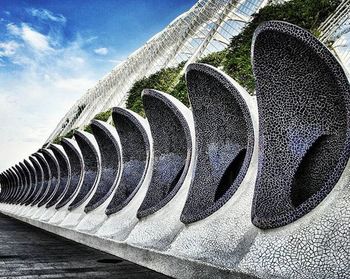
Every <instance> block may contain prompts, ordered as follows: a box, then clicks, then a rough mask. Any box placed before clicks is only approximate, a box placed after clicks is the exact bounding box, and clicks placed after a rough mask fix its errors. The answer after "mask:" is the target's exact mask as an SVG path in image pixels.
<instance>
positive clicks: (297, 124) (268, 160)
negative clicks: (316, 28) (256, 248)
mask: <svg viewBox="0 0 350 279" xmlns="http://www.w3.org/2000/svg"><path fill="white" fill-rule="evenodd" d="M272 41H273V42H272ZM291 49H293V51H291ZM253 50H254V51H253V55H254V57H253V66H254V74H255V76H256V79H257V89H256V90H257V98H258V105H259V117H260V119H261V129H260V135H259V136H260V142H261V144H260V147H261V150H262V151H261V155H260V157H261V159H260V164H259V174H258V179H257V184H256V192H255V197H254V206H253V212H252V215H253V216H252V218H253V223H254V224H255V225H256V226H258V227H260V228H263V229H270V228H275V227H280V226H283V225H286V224H289V223H291V222H293V221H295V220H296V219H298V218H300V217H301V216H303V215H305V214H306V213H308V212H310V211H311V210H312V209H313V208H315V207H316V206H317V205H318V204H319V203H320V202H321V201H322V200H323V199H324V198H325V197H326V196H327V194H328V193H329V192H330V191H331V190H332V189H333V187H334V186H335V184H336V183H337V181H338V180H339V178H340V176H341V174H342V172H343V170H344V168H345V165H346V163H347V161H348V159H349V154H350V141H349V139H350V128H349V127H350V115H349V111H350V108H349V106H350V97H349V94H350V88H349V83H348V81H347V78H346V75H345V74H344V72H343V71H342V69H341V66H340V65H339V63H338V62H337V61H336V59H335V58H334V56H333V55H332V54H331V53H330V52H329V51H328V50H327V48H325V47H324V46H323V45H322V44H321V43H320V42H319V41H318V40H317V39H315V38H314V37H313V36H312V35H311V34H309V33H308V32H306V31H304V30H302V29H300V28H299V27H296V26H293V25H290V24H286V23H282V22H269V23H267V24H265V25H262V26H260V27H259V28H258V29H257V30H256V32H255V35H254V44H253ZM296 53H302V54H303V55H296ZM280 57H283V60H282V59H280ZM305 57H307V60H306V59H305ZM276 61H278V62H276ZM285 69H288V70H287V71H286V70H285ZM271 77H273V79H271ZM276 80H278V83H277V82H276ZM271 102H273V105H271ZM277 115H278V118H277V117H276V116H277ZM276 118H277V119H276ZM277 174H278V175H277ZM272 189H273V191H275V193H278V194H276V195H274V194H273V193H272V192H271V191H272Z"/></svg>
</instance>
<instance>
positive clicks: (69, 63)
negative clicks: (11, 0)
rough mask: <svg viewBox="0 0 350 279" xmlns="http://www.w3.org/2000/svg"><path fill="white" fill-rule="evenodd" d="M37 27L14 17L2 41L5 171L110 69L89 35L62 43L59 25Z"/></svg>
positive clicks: (0, 164) (0, 132) (0, 110)
mask: <svg viewBox="0 0 350 279" xmlns="http://www.w3.org/2000/svg"><path fill="white" fill-rule="evenodd" d="M62 28H63V27H62ZM37 30H38V29H36V26H29V25H28V24H25V23H19V24H17V25H15V24H13V23H11V24H8V25H7V34H5V35H7V38H8V41H6V42H0V84H1V87H0V119H1V121H2V125H1V126H0V150H1V152H2V153H1V160H0V171H2V170H4V169H5V168H8V167H9V166H11V165H13V164H16V163H18V162H19V161H22V160H23V159H24V158H26V157H27V156H28V155H30V154H31V153H33V152H35V151H36V150H38V148H40V147H41V146H42V144H44V142H45V140H46V139H47V138H48V136H49V135H50V133H51V132H52V131H53V130H54V128H55V127H56V125H57V124H58V122H59V121H60V120H61V118H62V117H63V116H64V114H65V113H66V112H67V111H68V110H69V108H70V107H71V106H72V105H73V104H74V103H75V102H76V100H77V99H78V98H79V97H81V96H82V95H83V94H84V93H85V92H86V90H87V89H88V88H91V87H92V86H93V85H94V84H95V83H96V81H97V80H98V78H100V77H101V76H103V74H104V73H105V72H103V70H102V69H101V67H98V68H97V67H96V64H95V63H97V62H96V57H95V56H94V55H93V54H92V53H91V52H90V51H87V50H85V46H86V45H87V44H89V43H87V42H86V40H85V38H82V37H81V36H79V35H77V36H76V39H75V40H73V41H70V42H67V41H66V42H65V44H64V45H62V44H61V43H60V42H62V37H61V36H62V33H60V30H58V32H48V34H47V35H45V34H42V33H40V32H38V31H37ZM54 31H57V29H56V30H54ZM61 31H62V30H61ZM53 42H57V43H56V44H55V43H53ZM48 50H50V51H48ZM5 56H6V60H4V59H3V60H2V59H1V57H5ZM2 66H5V67H2ZM7 67H8V69H10V68H11V67H14V68H15V69H16V70H15V71H8V70H7ZM4 69H5V70H4Z"/></svg>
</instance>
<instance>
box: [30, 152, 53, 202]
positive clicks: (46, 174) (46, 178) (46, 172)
mask: <svg viewBox="0 0 350 279" xmlns="http://www.w3.org/2000/svg"><path fill="white" fill-rule="evenodd" d="M33 156H34V157H35V158H36V159H37V161H38V163H39V165H40V167H41V169H42V172H43V176H42V182H43V184H42V186H41V187H40V188H39V189H38V192H37V193H36V196H35V197H34V200H33V202H32V203H31V204H32V205H38V204H39V202H40V201H41V200H42V199H43V198H44V197H45V195H46V194H47V192H48V191H49V190H50V185H51V180H50V176H51V171H50V168H49V165H48V162H47V161H46V158H44V155H43V154H42V153H35V154H33ZM52 165H53V166H54V163H53V164H52Z"/></svg>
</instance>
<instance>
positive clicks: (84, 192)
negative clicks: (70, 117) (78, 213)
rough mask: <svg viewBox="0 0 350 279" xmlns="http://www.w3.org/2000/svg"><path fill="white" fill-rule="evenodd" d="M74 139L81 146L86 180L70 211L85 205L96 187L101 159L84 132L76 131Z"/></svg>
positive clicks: (70, 206)
mask: <svg viewBox="0 0 350 279" xmlns="http://www.w3.org/2000/svg"><path fill="white" fill-rule="evenodd" d="M74 137H75V139H76V141H77V143H78V145H79V148H80V150H81V152H82V155H83V159H84V180H83V184H82V185H81V188H80V190H79V192H78V194H77V196H76V197H75V199H74V200H73V201H72V203H71V204H70V205H69V210H73V209H75V208H77V207H79V206H80V205H81V204H82V203H84V202H85V201H86V200H87V199H88V198H89V196H90V194H91V193H92V191H93V190H94V187H96V182H97V180H98V172H99V171H100V170H99V167H100V166H99V164H100V158H99V154H98V153H97V150H96V148H95V147H94V146H93V143H92V142H91V141H90V140H89V139H88V137H87V136H86V135H85V133H84V132H80V131H76V132H75V134H74Z"/></svg>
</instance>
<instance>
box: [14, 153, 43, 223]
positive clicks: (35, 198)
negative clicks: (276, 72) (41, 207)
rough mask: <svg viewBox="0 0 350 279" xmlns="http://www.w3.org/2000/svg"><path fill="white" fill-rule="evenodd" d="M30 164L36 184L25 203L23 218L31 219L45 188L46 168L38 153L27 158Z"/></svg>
mask: <svg viewBox="0 0 350 279" xmlns="http://www.w3.org/2000/svg"><path fill="white" fill-rule="evenodd" d="M29 160H30V162H31V163H32V165H33V170H34V173H35V176H36V184H35V185H33V186H34V187H33V188H32V190H31V193H30V195H29V197H28V198H27V200H26V203H25V206H26V207H25V212H23V213H24V215H23V214H21V215H23V216H26V217H31V216H33V214H34V213H36V212H37V210H38V206H37V204H38V202H39V201H40V199H41V198H42V193H44V192H45V191H46V188H45V186H46V185H47V181H46V179H47V176H46V175H47V171H48V166H47V163H46V160H45V159H44V157H43V156H42V155H41V154H39V153H34V154H33V155H32V156H31V157H29Z"/></svg>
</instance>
